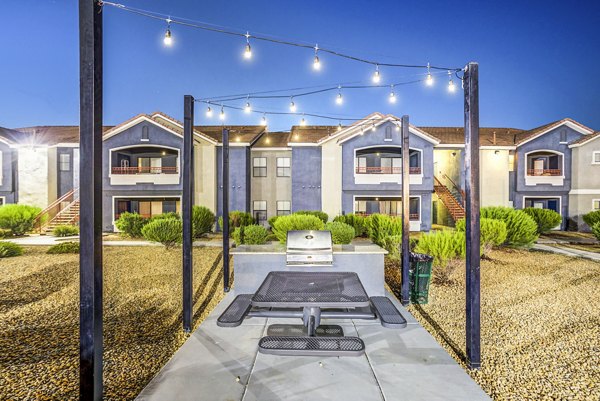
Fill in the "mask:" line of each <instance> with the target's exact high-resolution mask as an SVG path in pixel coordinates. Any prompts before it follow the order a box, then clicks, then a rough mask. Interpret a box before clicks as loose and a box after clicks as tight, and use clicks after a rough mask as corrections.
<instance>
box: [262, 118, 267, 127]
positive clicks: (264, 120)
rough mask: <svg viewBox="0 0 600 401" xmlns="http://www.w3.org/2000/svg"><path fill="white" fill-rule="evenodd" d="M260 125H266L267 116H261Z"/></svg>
mask: <svg viewBox="0 0 600 401" xmlns="http://www.w3.org/2000/svg"><path fill="white" fill-rule="evenodd" d="M260 125H262V126H265V125H267V117H266V116H262V119H261V120H260Z"/></svg>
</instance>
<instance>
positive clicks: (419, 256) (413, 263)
mask: <svg viewBox="0 0 600 401" xmlns="http://www.w3.org/2000/svg"><path fill="white" fill-rule="evenodd" d="M409 261H410V267H409V269H408V282H409V288H410V302H411V303H413V304H426V303H427V302H428V297H429V281H430V280H431V265H432V263H433V257H432V256H429V255H426V254H423V253H414V252H411V253H410V259H409Z"/></svg>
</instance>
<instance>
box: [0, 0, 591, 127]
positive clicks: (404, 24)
mask: <svg viewBox="0 0 600 401" xmlns="http://www.w3.org/2000/svg"><path fill="white" fill-rule="evenodd" d="M115 2H119V1H118V0H115ZM121 3H123V4H126V5H128V6H132V7H136V8H142V9H146V10H151V11H155V12H159V13H164V14H169V15H172V16H173V18H177V17H183V18H186V19H191V20H196V21H202V22H207V23H211V24H216V25H220V26H225V27H230V28H234V29H235V30H240V31H246V30H247V31H249V32H250V33H257V34H259V33H264V34H268V35H271V36H274V37H277V38H282V39H291V40H294V41H300V42H306V43H311V44H314V43H318V44H319V45H321V46H326V47H329V48H332V49H336V50H339V51H342V52H345V53H350V54H353V55H358V56H360V57H364V58H371V59H375V60H377V61H380V62H395V63H408V64H426V63H427V62H430V63H431V64H432V65H444V66H449V67H462V66H464V65H465V64H466V63H467V62H468V61H478V62H479V63H480V109H481V125H482V126H488V127H490V126H496V127H517V128H532V127H535V126H538V125H542V124H545V123H548V122H550V121H553V120H557V119H561V118H564V117H571V118H573V119H575V120H577V121H579V122H581V123H583V124H585V125H588V126H590V127H591V128H594V129H596V130H598V129H600V74H598V69H597V66H598V65H599V64H600V33H599V31H598V27H599V26H600V1H597V0H588V1H578V0H574V1H537V0H529V1H522V0H520V1H508V0H507V1H462V2H446V1H444V2H441V1H439V2H437V1H433V0H431V1H407V0H403V1H400V0H388V1H385V0H380V1H352V0H346V1H342V0H338V1H323V0H321V1H314V0H303V1H288V0H285V1H283V0H282V1H267V0H255V1H244V2H242V1H205V0H202V1H192V0H172V1H159V0H122V1H121ZM0 15H1V16H2V20H3V25H2V26H3V29H2V32H3V34H2V35H0V126H4V127H11V128H15V127H23V126H31V125H71V124H77V123H78V116H79V109H78V107H79V106H78V101H79V86H78V85H79V76H78V73H79V72H78V69H79V61H78V54H79V53H78V32H77V29H78V14H77V2H76V1H74V0H55V1H50V0H2V1H0ZM104 29H105V30H104V33H105V37H104V45H105V46H104V59H105V61H104V62H105V67H104V68H105V69H104V72H105V75H104V79H105V82H104V95H105V98H104V112H105V114H104V122H105V124H107V125H110V124H117V123H120V122H122V121H124V120H126V119H128V118H130V117H131V116H133V115H135V114H138V113H150V112H152V111H155V110H160V111H163V112H165V113H167V114H170V115H172V116H173V117H176V118H178V119H183V107H182V106H183V95H185V94H191V95H194V96H195V97H197V98H201V97H209V96H218V95H227V94H238V93H248V92H254V91H263V90H275V89H285V88H295V87H313V86H319V85H337V84H338V83H348V82H354V83H357V82H360V83H364V84H369V83H370V78H371V75H372V74H373V71H374V69H373V67H372V66H369V65H367V64H362V63H358V62H355V61H351V60H345V59H340V58H336V57H334V56H331V55H327V54H321V55H320V58H321V61H322V65H323V68H322V70H321V71H320V72H315V71H313V70H312V58H313V51H311V50H310V49H300V48H290V47H286V46H281V45H276V44H271V43H265V42H252V50H253V58H252V60H251V61H250V62H248V61H246V60H244V59H243V58H242V52H243V50H244V45H245V41H244V39H243V38H238V37H230V36H226V35H220V34H217V33H211V32H205V31H199V30H195V29H192V28H186V27H182V26H173V27H172V33H173V39H174V45H173V46H172V47H171V48H165V47H164V46H163V44H162V37H163V35H164V31H165V23H164V22H162V21H157V20H151V19H147V18H144V17H141V16H138V15H134V14H131V13H128V12H124V11H122V10H118V9H116V8H114V7H105V11H104ZM380 70H381V75H382V85H385V84H388V85H389V84H390V83H392V82H399V81H405V80H411V79H415V78H417V79H419V78H422V76H418V75H417V74H422V73H423V71H420V70H410V69H398V68H383V67H382V68H381V69H380ZM446 89H447V76H445V75H439V76H437V77H436V83H435V85H434V86H433V87H432V88H428V87H426V86H425V85H423V84H422V83H419V84H414V85H408V86H403V87H399V88H397V89H396V91H395V92H396V94H397V95H398V99H399V101H398V102H397V103H396V104H394V105H392V104H390V103H389V102H388V101H387V97H388V94H389V88H376V89H368V90H355V91H350V90H347V91H344V104H343V106H341V107H340V106H338V105H336V104H335V101H334V99H335V95H336V93H335V92H330V93H325V94H319V95H314V96H311V97H304V98H301V99H300V98H298V99H296V101H295V102H296V104H297V106H298V111H300V112H307V113H309V112H316V113H321V114H328V115H333V114H335V115H340V116H346V117H349V118H354V117H361V116H364V115H367V114H369V113H371V112H374V111H380V112H383V113H393V114H396V115H398V116H401V115H403V114H408V115H409V116H410V119H411V122H412V123H413V124H416V125H425V126H427V125H429V126H437V125H450V126H455V125H462V124H463V115H462V107H463V102H462V96H461V95H462V92H461V91H457V92H456V93H455V94H453V95H451V94H449V93H448V92H447V90H446ZM285 93H291V92H285ZM244 103H245V102H244V101H243V100H240V101H238V102H235V103H232V105H235V106H243V104H244ZM288 104H289V100H287V99H277V100H262V101H260V100H255V101H253V102H252V105H253V107H254V108H257V109H258V108H263V109H268V110H273V111H287V110H288ZM217 108H218V107H217ZM204 111H205V106H203V105H198V106H197V108H196V116H197V118H196V123H197V124H218V119H216V118H215V117H213V119H212V120H207V119H206V117H205V114H204ZM260 117H261V116H260V115H257V114H253V115H246V114H244V113H243V112H241V111H240V112H238V111H228V113H227V119H226V123H229V124H258V122H259V120H260ZM299 119H300V117H285V116H272V117H269V127H270V129H271V130H272V131H276V130H287V129H289V128H290V126H291V125H292V124H297V123H298V121H299ZM307 120H308V123H309V124H333V125H335V124H337V121H327V120H319V119H316V118H310V119H309V118H307Z"/></svg>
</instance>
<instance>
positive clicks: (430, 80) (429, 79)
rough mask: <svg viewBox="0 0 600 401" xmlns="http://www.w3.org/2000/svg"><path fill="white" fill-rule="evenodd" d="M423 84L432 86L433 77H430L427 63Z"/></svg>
mask: <svg viewBox="0 0 600 401" xmlns="http://www.w3.org/2000/svg"><path fill="white" fill-rule="evenodd" d="M425 83H426V84H427V86H432V85H433V76H431V70H430V68H429V63H427V78H425Z"/></svg>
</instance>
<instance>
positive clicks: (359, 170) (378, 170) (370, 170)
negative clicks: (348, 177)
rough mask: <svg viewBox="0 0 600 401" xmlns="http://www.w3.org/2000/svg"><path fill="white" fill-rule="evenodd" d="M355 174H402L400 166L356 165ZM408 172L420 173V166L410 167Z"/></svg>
mask: <svg viewBox="0 0 600 401" xmlns="http://www.w3.org/2000/svg"><path fill="white" fill-rule="evenodd" d="M356 174H402V167H356ZM409 174H421V167H410V169H409Z"/></svg>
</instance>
